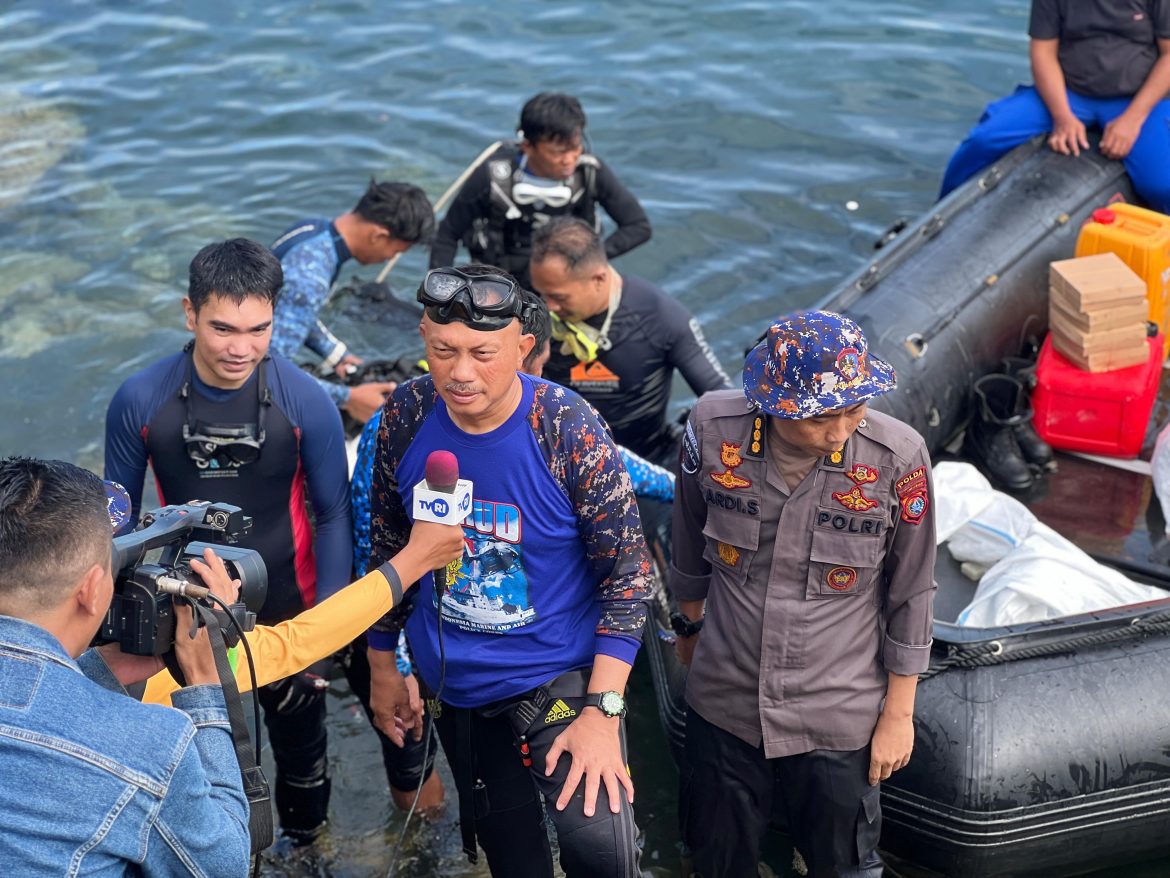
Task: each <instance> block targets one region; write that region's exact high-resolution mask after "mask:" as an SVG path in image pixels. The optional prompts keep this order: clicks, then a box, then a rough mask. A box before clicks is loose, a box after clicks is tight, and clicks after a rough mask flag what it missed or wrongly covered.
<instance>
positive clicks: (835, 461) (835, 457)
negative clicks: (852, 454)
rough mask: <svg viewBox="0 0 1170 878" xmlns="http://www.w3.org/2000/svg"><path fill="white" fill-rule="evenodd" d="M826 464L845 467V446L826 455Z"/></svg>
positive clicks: (839, 467)
mask: <svg viewBox="0 0 1170 878" xmlns="http://www.w3.org/2000/svg"><path fill="white" fill-rule="evenodd" d="M825 466H832V467H836V468H837V469H845V446H844V445H842V446H841V447H840V448H838V449H837V450H836V451H834V452H833V453H832V454H826V455H825Z"/></svg>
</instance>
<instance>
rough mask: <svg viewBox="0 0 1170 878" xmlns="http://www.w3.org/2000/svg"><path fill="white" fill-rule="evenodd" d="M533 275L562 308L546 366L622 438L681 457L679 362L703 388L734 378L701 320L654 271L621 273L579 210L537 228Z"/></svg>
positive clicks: (663, 459)
mask: <svg viewBox="0 0 1170 878" xmlns="http://www.w3.org/2000/svg"><path fill="white" fill-rule="evenodd" d="M532 283H533V287H534V289H535V290H536V292H538V293H540V295H541V296H542V297H543V298H544V300H545V301H546V302H547V303H548V307H549V310H550V311H551V312H552V313H553V344H552V354H551V356H550V358H549V361H548V365H547V366H546V367H545V374H546V375H547V376H548V377H549V378H550V379H551V380H553V381H555V382H557V383H558V384H562V385H564V386H565V387H571V388H572V389H573V390H575V391H577V393H579V394H581V395H582V396H583V397H585V399H587V400H588V401H589V402H590V403H591V404H592V405H593V406H594V407H595V408H596V409H597V410H598V411H599V412H600V413H601V416H602V417H603V418H604V419H605V420H606V422H607V423H608V424H609V426H610V429H612V430H613V434H614V437H615V438H616V439H617V441H618V443H620V444H621V445H624V446H626V447H628V448H630V449H631V450H633V451H635V452H637V453H638V454H640V455H641V456H642V457H645V458H647V459H648V460H651V461H653V462H655V463H669V462H673V460H672V459H673V457H674V456H675V455H676V454H677V451H678V439H677V433H678V432H681V431H675V430H672V429H671V426H670V425H668V424H667V422H666V406H667V404H668V403H669V401H670V388H671V380H672V379H673V377H674V371H675V370H676V369H677V370H678V371H679V372H681V373H682V376H683V378H684V379H686V382H687V384H688V385H690V388H691V390H693V391H694V392H695V395H696V396H701V395H702V394H704V393H706V392H707V391H709V390H722V389H725V388H729V387H731V381H730V379H729V378H728V377H727V373H726V372H724V371H723V368H722V366H720V365H719V361H718V360H717V359H716V358H715V355H714V353H712V351H711V348H710V346H709V345H708V344H707V340H706V339H705V338H704V337H703V330H702V328H701V327H700V326H699V321H698V320H696V319H695V318H694V317H693V316H692V315H691V314H690V312H689V311H687V309H686V308H685V307H683V305H682V304H681V303H680V302H678V300H676V299H675V298H673V297H672V296H670V295H669V294H668V293H666V292H665V291H664V290H662V289H660V288H658V287H656V286H654V285H653V284H652V283H650V282H649V281H645V280H642V279H641V278H637V277H631V276H628V275H620V274H618V273H617V271H616V270H614V268H613V266H611V265H610V264H609V262H608V260H607V259H606V255H605V248H604V247H603V246H602V243H601V239H600V238H599V237H598V235H597V233H596V232H595V231H594V230H593V229H592V228H590V227H589V225H588V224H587V223H584V222H582V221H581V220H577V219H572V218H565V219H558V220H554V221H552V222H550V223H549V224H548V225H546V226H544V227H542V228H541V229H539V230H537V232H536V233H535V234H534V235H533V239H532Z"/></svg>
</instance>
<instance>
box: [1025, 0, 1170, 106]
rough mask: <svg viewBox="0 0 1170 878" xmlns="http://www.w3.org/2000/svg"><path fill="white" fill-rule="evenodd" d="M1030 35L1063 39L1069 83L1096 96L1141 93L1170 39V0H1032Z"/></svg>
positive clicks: (1061, 51) (1061, 52) (1062, 56)
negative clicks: (1161, 43) (1163, 42)
mask: <svg viewBox="0 0 1170 878" xmlns="http://www.w3.org/2000/svg"><path fill="white" fill-rule="evenodd" d="M1028 36H1030V37H1031V38H1032V39H1034V40H1060V48H1059V50H1058V57H1059V59H1060V67H1061V69H1062V70H1063V71H1064V81H1065V84H1066V85H1067V86H1068V87H1069V89H1071V90H1072V91H1074V92H1077V93H1078V94H1082V95H1086V96H1088V97H1096V98H1111V97H1122V96H1126V95H1133V94H1136V93H1137V91H1138V89H1140V88H1141V87H1142V83H1144V82H1145V81H1146V78H1147V77H1148V76H1149V75H1150V70H1151V69H1152V68H1153V66H1154V63H1155V62H1156V61H1157V60H1158V43H1157V41H1158V40H1159V39H1163V40H1164V39H1170V0H1032V18H1031V21H1030V23H1029V25H1028Z"/></svg>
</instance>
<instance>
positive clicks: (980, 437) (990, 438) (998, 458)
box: [963, 375, 1033, 491]
mask: <svg viewBox="0 0 1170 878" xmlns="http://www.w3.org/2000/svg"><path fill="white" fill-rule="evenodd" d="M973 390H974V391H975V405H976V410H975V415H974V417H972V418H971V423H970V424H969V425H968V426H967V435H966V436H965V437H964V438H963V452H964V453H965V454H966V455H967V456H968V457H971V458H974V459H975V460H977V461H978V462H979V463H981V464H982V465H983V469H984V470H985V471H986V472H987V474H988V475H989V476H991V477H992V478H993V479H995V480H996V481H997V482H999V483H1000V484H1001V485H1003V486H1004V487H1005V488H1007V489H1008V490H1010V491H1026V490H1027V489H1028V488H1030V487H1032V480H1033V477H1032V470H1031V468H1030V467H1029V466H1028V463H1027V461H1025V460H1024V456H1023V452H1022V451H1021V450H1020V443H1019V442H1018V441H1017V439H1016V428H1017V427H1018V426H1020V424H1023V423H1024V422H1025V421H1031V419H1032V409H1031V408H1030V407H1028V406H1027V404H1026V403H1025V404H1024V406H1025V407H1024V411H1022V412H1021V411H1020V410H1019V406H1020V404H1021V402H1020V401H1021V397H1022V396H1023V395H1024V389H1023V387H1022V386H1021V385H1020V382H1019V381H1017V380H1016V379H1015V378H1010V377H1008V376H1007V375H984V376H983V377H982V378H980V379H979V380H978V381H976V382H975V385H974V388H973Z"/></svg>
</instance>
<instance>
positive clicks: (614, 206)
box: [430, 93, 650, 287]
mask: <svg viewBox="0 0 1170 878" xmlns="http://www.w3.org/2000/svg"><path fill="white" fill-rule="evenodd" d="M584 133H585V111H584V110H582V109H581V104H580V103H579V102H578V101H577V99H576V98H574V97H571V96H570V95H564V94H548V93H542V94H538V95H536V96H535V97H533V98H532V99H531V100H529V101H528V103H526V104H525V105H524V109H523V110H522V111H521V113H520V131H519V135H520V138H521V140H520V143H518V144H516V143H506V144H504V145H503V146H501V147H500V148H499V149H498V150H496V152H495V153H494V154H493V155H491V156H490V157H489V158H488V159H487V161H485V162H484V163H483V164H481V165H480V166H479V167H478V168H476V169H475V171H474V172H473V173H472V174H471V176H470V177H469V178H468V179H467V182H466V183H464V184H463V188H461V189H460V190H459V194H458V195H457V196H456V197H455V200H454V201H453V202H452V203H451V207H450V209H449V210H448V211H447V215H446V216H445V217H444V218H443V221H442V223H440V224H439V229H438V231H437V232H436V233H435V241H434V244H433V245H432V247H431V263H430V267H431V268H438V267H440V266H446V265H451V264H452V263H453V262H454V261H455V253H456V251H457V250H458V248H459V244H460V242H462V243H463V244H465V245H466V246H467V249H468V251H469V252H470V254H471V259H472V261H473V262H478V263H484V264H487V265H495V266H498V267H499V268H502V269H504V270H505V271H507V272H509V273H511V274H512V275H514V276H515V277H516V279H517V280H519V281H520V283H521V284H522V285H523V286H525V287H529V286H530V284H529V277H528V254H529V250H530V248H531V241H532V232H533V230H534V229H536V228H539V227H540V226H541V225H543V224H544V223H546V222H548V221H549V220H550V219H551V218H553V217H557V216H575V217H579V218H581V219H583V220H584V221H585V222H587V223H588V224H589V225H590V226H592V227H594V228H599V225H598V223H599V219H598V216H597V206H598V205H600V206H601V208H602V209H603V210H604V211H605V212H606V213H607V214H608V215H609V217H610V219H612V220H613V221H614V222H615V223H616V224H617V229H616V230H615V231H614V232H613V234H611V235H610V236H609V237H608V238H606V239H605V253H606V256H608V257H609V258H610V259H612V258H614V257H616V256H620V255H621V254H623V253H626V252H628V251H630V250H633V249H634V248H635V247H637V246H638V245H639V244H644V243H646V241H648V240H650V221H649V220H648V219H647V218H646V212H645V211H644V210H642V205H640V204H639V203H638V199H637V198H635V197H634V196H633V195H632V194H631V193H630V191H629V190H628V189H626V187H625V186H623V185H622V184H621V183H620V182H619V181H618V178H617V177H616V176H615V175H614V173H613V171H612V170H611V169H610V168H609V166H608V165H606V164H604V163H603V162H602V161H601V160H600V159H599V158H597V156H595V155H591V154H590V153H588V152H585V147H584V145H583V143H582V137H583V136H584Z"/></svg>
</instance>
